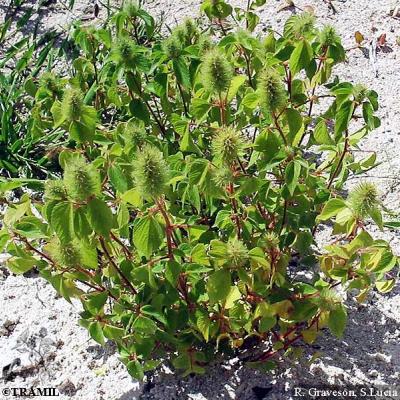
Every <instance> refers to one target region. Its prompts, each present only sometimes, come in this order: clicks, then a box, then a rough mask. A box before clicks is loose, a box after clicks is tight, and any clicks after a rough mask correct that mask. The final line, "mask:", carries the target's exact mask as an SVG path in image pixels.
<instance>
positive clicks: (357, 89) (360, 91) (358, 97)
mask: <svg viewBox="0 0 400 400" xmlns="http://www.w3.org/2000/svg"><path fill="white" fill-rule="evenodd" d="M367 92H368V89H367V88H366V87H365V86H364V85H361V84H359V83H357V84H356V85H354V87H353V96H354V100H355V101H356V102H357V103H359V104H360V103H362V102H363V100H364V99H365V97H366V96H367Z"/></svg>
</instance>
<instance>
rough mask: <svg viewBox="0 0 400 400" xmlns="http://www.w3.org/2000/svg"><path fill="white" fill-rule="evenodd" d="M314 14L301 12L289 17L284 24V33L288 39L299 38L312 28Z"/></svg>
mask: <svg viewBox="0 0 400 400" xmlns="http://www.w3.org/2000/svg"><path fill="white" fill-rule="evenodd" d="M314 25H315V17H314V15H312V14H310V13H308V12H303V13H301V14H298V15H293V16H292V17H290V18H289V19H288V20H287V21H286V24H285V28H284V35H285V37H288V38H290V39H301V38H303V37H304V36H306V35H307V34H308V33H311V32H312V31H313V29H314Z"/></svg>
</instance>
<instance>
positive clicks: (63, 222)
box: [50, 201, 74, 243]
mask: <svg viewBox="0 0 400 400" xmlns="http://www.w3.org/2000/svg"><path fill="white" fill-rule="evenodd" d="M73 212H74V210H73V205H72V204H71V203H69V202H67V201H62V202H60V203H59V204H57V205H56V206H54V208H53V209H52V211H51V220H50V225H51V226H52V228H53V229H54V231H55V232H56V234H57V237H58V238H59V239H60V241H61V242H63V243H68V242H70V241H71V240H72V239H73V233H74V232H73V229H74V214H73Z"/></svg>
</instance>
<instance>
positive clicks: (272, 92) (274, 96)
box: [258, 68, 287, 112]
mask: <svg viewBox="0 0 400 400" xmlns="http://www.w3.org/2000/svg"><path fill="white" fill-rule="evenodd" d="M258 91H259V96H260V104H261V107H263V108H265V109H267V110H268V111H271V112H272V111H279V110H281V109H282V108H284V107H285V105H286V103H287V95H286V90H285V86H284V84H283V82H282V79H281V77H280V75H279V74H278V73H277V72H276V71H275V70H274V69H273V68H266V69H264V70H263V71H262V72H261V74H260V77H259V79H258Z"/></svg>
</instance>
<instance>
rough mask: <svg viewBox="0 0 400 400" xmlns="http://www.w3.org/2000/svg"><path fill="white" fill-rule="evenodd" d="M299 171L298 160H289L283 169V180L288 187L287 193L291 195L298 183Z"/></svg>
mask: <svg viewBox="0 0 400 400" xmlns="http://www.w3.org/2000/svg"><path fill="white" fill-rule="evenodd" d="M300 172H301V165H300V163H299V162H297V161H295V160H293V161H291V162H290V163H289V164H288V165H287V167H286V170H285V181H286V185H287V187H288V189H289V193H290V194H291V195H292V196H293V194H294V191H295V189H296V186H297V184H298V183H299V177H300Z"/></svg>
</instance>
